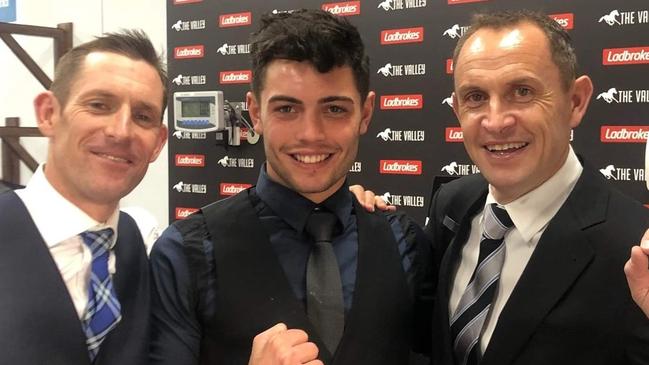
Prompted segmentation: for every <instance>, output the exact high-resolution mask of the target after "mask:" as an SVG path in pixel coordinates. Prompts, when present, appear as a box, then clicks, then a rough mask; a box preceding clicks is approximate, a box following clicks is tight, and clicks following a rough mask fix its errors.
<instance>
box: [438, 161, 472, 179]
mask: <svg viewBox="0 0 649 365" xmlns="http://www.w3.org/2000/svg"><path fill="white" fill-rule="evenodd" d="M440 171H442V172H445V173H447V174H449V175H451V176H454V175H457V176H466V175H473V174H477V173H479V172H480V169H478V166H476V165H470V164H459V163H457V162H455V161H451V162H450V163H449V164H447V165H444V166H443V167H442V168H441V170H440Z"/></svg>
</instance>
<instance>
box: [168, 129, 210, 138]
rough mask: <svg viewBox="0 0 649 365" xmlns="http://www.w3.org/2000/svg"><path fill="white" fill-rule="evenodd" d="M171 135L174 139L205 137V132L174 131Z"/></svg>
mask: <svg viewBox="0 0 649 365" xmlns="http://www.w3.org/2000/svg"><path fill="white" fill-rule="evenodd" d="M172 136H174V137H176V139H207V133H205V132H189V131H175V132H173V134H172Z"/></svg>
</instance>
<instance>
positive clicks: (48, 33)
mask: <svg viewBox="0 0 649 365" xmlns="http://www.w3.org/2000/svg"><path fill="white" fill-rule="evenodd" d="M66 24H69V23H66ZM62 31H63V30H61V29H59V28H51V27H41V26H38V25H25V24H14V23H4V22H0V33H12V34H22V35H31V36H35V37H48V38H54V37H57V36H58V34H59V33H61V32H62Z"/></svg>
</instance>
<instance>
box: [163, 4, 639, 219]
mask: <svg viewBox="0 0 649 365" xmlns="http://www.w3.org/2000/svg"><path fill="white" fill-rule="evenodd" d="M303 7H310V8H321V9H324V10H327V11H330V12H332V13H334V14H337V15H339V16H345V17H348V18H349V20H350V21H351V22H352V23H353V24H355V25H356V26H357V27H358V28H359V30H360V33H361V35H362V36H363V39H364V42H365V46H366V49H367V52H368V54H369V56H370V61H371V68H370V73H371V80H370V82H371V85H370V87H371V89H372V90H374V91H376V94H377V99H376V106H375V111H374V117H373V119H372V123H371V124H370V128H369V131H368V133H367V134H366V135H365V136H363V137H362V139H361V143H360V150H359V154H358V157H357V159H356V162H355V163H354V164H353V166H352V168H351V170H350V174H349V181H350V183H352V184H353V183H360V184H362V185H364V186H366V187H368V188H370V189H372V190H374V191H375V192H376V193H377V194H379V195H382V196H383V197H385V198H386V199H387V200H388V201H389V202H390V203H391V204H393V205H396V206H397V207H398V208H399V209H401V210H403V211H405V212H407V213H408V214H410V215H411V216H412V217H414V218H415V219H416V220H417V221H418V222H420V223H422V224H423V223H424V220H425V215H426V209H427V206H428V204H429V202H430V198H431V196H430V195H431V189H432V187H433V183H432V182H433V179H434V178H435V177H438V176H442V177H448V178H450V177H455V176H462V175H468V174H473V173H477V172H479V171H478V169H477V167H476V166H475V165H473V164H472V162H471V160H470V159H469V157H468V155H467V154H466V152H465V150H464V145H463V143H462V131H461V129H460V127H459V124H458V122H457V119H456V117H455V115H454V114H453V111H452V109H451V105H452V99H451V93H452V91H453V79H452V70H453V65H452V61H451V57H452V52H453V48H454V46H455V44H456V42H457V40H458V39H459V38H460V37H461V36H462V35H463V34H464V33H465V32H466V30H467V24H468V22H469V19H470V17H471V14H472V13H473V12H475V11H477V10H481V9H490V10H499V9H523V8H527V9H534V10H540V11H542V12H544V13H546V14H548V16H550V17H552V18H553V19H554V20H556V21H557V22H558V23H559V24H560V25H561V26H563V27H564V28H566V29H568V31H569V33H570V34H571V36H572V38H573V41H574V45H575V48H576V50H577V56H578V59H579V63H580V65H581V70H580V72H581V73H583V74H587V75H589V76H590V77H591V78H592V79H593V83H594V85H595V90H594V93H593V99H592V100H591V103H590V107H589V111H588V112H587V114H586V116H585V118H584V120H583V121H582V123H581V125H580V126H579V127H578V128H576V129H575V130H574V131H573V135H572V137H573V140H572V145H573V147H574V149H575V151H576V152H577V153H579V154H581V155H583V156H585V157H586V159H587V160H588V161H589V162H590V164H592V165H594V166H595V167H597V168H598V169H600V172H601V173H602V175H603V176H605V177H606V178H607V179H608V180H610V182H611V184H614V185H615V186H616V187H617V188H618V189H620V190H621V191H623V192H625V193H626V194H628V195H631V196H632V197H634V198H636V199H638V200H639V201H641V202H642V203H644V204H648V203H649V193H648V192H647V188H646V185H645V181H646V180H645V171H644V148H645V145H644V143H645V141H646V140H647V137H648V136H649V3H648V2H647V0H625V1H603V0H602V1H598V0H574V1H565V0H551V1H550V0H544V1H540V0H535V1H534V0H435V1H430V0H374V1H344V2H328V1H313V0H308V1H304V0H303V1H297V0H293V1H289V0H283V1H280V0H273V1H265V2H263V1H258V0H238V1H216V0H168V4H167V25H168V29H167V39H168V54H169V59H168V70H169V79H170V99H169V126H170V128H169V129H170V137H169V180H170V181H169V194H170V195H169V204H170V213H169V214H170V221H173V220H176V219H182V218H184V217H186V216H187V215H188V214H189V213H191V212H193V211H195V210H196V209H197V208H199V207H201V206H203V205H206V204H208V203H210V202H213V201H215V200H219V199H222V198H225V197H227V196H230V195H232V194H236V193H237V192H239V191H241V190H242V189H245V188H247V187H249V186H251V185H253V184H255V182H256V180H257V175H258V173H259V169H260V167H261V166H262V164H263V162H264V160H265V158H264V151H263V141H260V142H259V143H257V144H251V143H249V142H248V140H247V135H248V132H247V131H246V130H245V129H242V130H241V136H240V145H239V146H227V145H226V144H227V143H226V144H225V145H224V144H223V140H224V139H226V140H227V136H223V134H222V133H219V132H215V131H203V129H201V124H200V123H204V124H203V125H209V123H208V122H207V121H206V120H201V119H200V118H199V119H196V121H195V123H197V124H191V123H190V124H182V123H180V124H177V123H175V122H176V120H177V119H178V118H177V116H181V115H182V114H183V113H186V114H190V115H194V116H200V115H202V114H203V112H205V111H206V110H207V109H205V108H202V107H201V106H200V105H199V104H191V105H187V106H182V109H183V110H179V111H176V110H175V109H176V108H178V109H181V108H180V107H177V105H181V104H177V103H178V102H177V100H178V99H180V96H182V95H184V94H185V93H189V92H196V91H201V92H203V91H221V92H222V97H223V99H224V100H226V101H228V102H229V103H231V104H232V105H234V106H238V107H240V109H243V115H244V116H245V115H246V111H245V109H246V106H245V103H244V102H245V95H246V92H247V91H248V90H249V88H250V81H251V78H252V73H251V71H250V61H249V59H248V56H249V52H250V47H249V43H248V39H249V36H250V33H251V32H253V31H254V30H256V29H257V24H258V21H259V19H260V17H261V15H262V14H264V13H266V12H288V11H292V10H294V9H297V8H303ZM181 93H182V94H181ZM174 95H176V96H177V97H176V98H174ZM175 99H176V100H175ZM174 101H176V104H177V105H175V104H174ZM226 104H227V103H226ZM192 123H194V122H192ZM262 138H263V137H262Z"/></svg>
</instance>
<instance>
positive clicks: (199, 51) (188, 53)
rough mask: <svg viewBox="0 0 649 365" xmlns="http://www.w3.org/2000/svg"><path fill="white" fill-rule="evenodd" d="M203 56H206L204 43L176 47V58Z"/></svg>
mask: <svg viewBox="0 0 649 365" xmlns="http://www.w3.org/2000/svg"><path fill="white" fill-rule="evenodd" d="M203 56H205V47H204V46H203V45H202V44H196V45H193V46H180V47H176V48H174V58H175V59H183V58H203Z"/></svg>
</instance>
